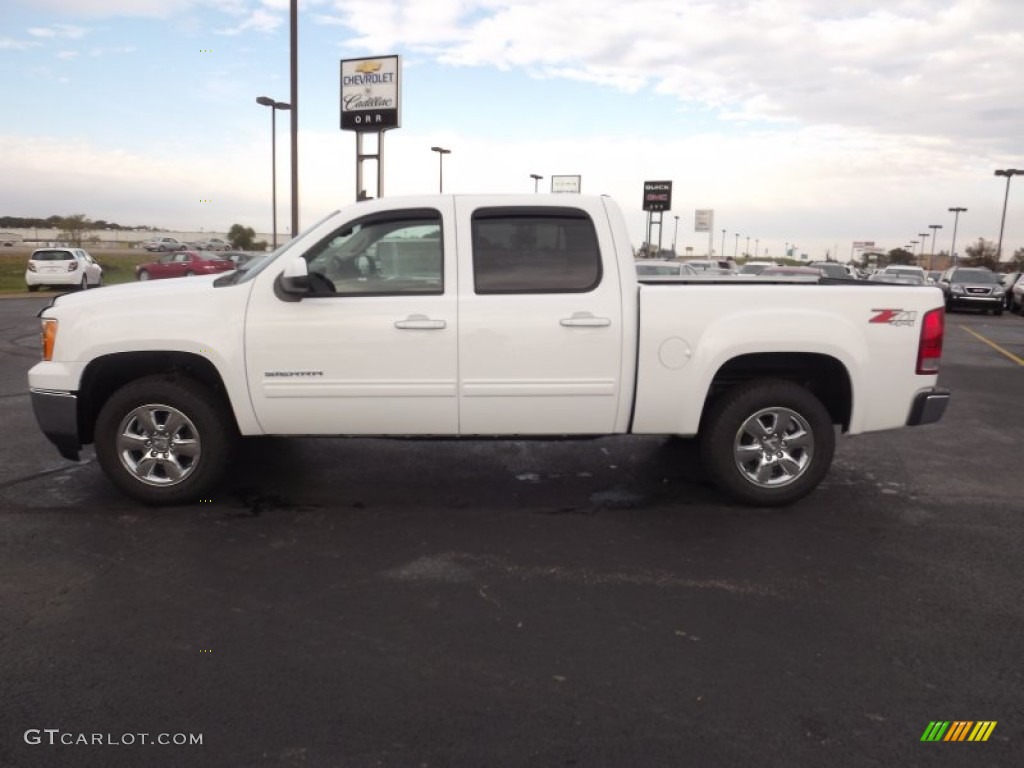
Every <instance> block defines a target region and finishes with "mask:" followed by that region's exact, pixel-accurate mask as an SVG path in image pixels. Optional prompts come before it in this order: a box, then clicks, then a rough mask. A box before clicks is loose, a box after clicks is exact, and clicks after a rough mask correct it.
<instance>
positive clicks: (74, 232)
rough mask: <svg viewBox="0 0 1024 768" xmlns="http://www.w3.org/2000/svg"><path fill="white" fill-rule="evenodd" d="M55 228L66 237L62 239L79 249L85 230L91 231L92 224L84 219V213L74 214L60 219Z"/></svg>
mask: <svg viewBox="0 0 1024 768" xmlns="http://www.w3.org/2000/svg"><path fill="white" fill-rule="evenodd" d="M57 226H58V227H60V229H61V230H62V232H61V234H62V235H63V236H66V237H65V238H64V239H66V240H67V241H68V242H70V243H71V244H72V245H77V246H78V247H81V246H82V236H83V235H84V234H85V232H86V231H87V230H89V229H92V222H91V221H89V219H87V218H86V217H85V214H84V213H76V214H73V215H71V216H62V217H60V223H59V224H58V225H57Z"/></svg>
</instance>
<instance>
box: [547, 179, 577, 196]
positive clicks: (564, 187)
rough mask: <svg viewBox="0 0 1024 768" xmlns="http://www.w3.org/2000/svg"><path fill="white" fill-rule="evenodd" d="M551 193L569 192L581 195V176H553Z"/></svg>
mask: <svg viewBox="0 0 1024 768" xmlns="http://www.w3.org/2000/svg"><path fill="white" fill-rule="evenodd" d="M551 191H552V192H554V193H559V192H569V193H574V194H579V192H580V177H579V176H552V177H551Z"/></svg>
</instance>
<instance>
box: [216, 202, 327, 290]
mask: <svg viewBox="0 0 1024 768" xmlns="http://www.w3.org/2000/svg"><path fill="white" fill-rule="evenodd" d="M337 213H339V211H333V212H331V213H329V214H327V215H326V216H324V217H322V218H321V219H320V220H319V221H317V222H316V223H315V224H313V225H312V226H309V227H306V229H304V230H302V232H300V233H299V236H298V237H293V238H292V239H291V240H289V241H288V242H287V243H283V244H282V245H280V246H278V248H277V250H275V251H271V252H270V253H264V254H257V255H256V256H253V257H252V258H251V259H249V261H247V262H246V263H245V264H243V265H241V266H240V267H239V268H238V269H235V270H232V271H231V272H228V273H227V274H225V275H222V276H221V277H218V278H217V279H216V280H214V281H213V284H214V285H215V286H216V287H218V288H221V287H223V286H226V285H238V284H239V283H246V282H248V281H250V280H252V279H253V278H255V277H256V275H258V274H259V273H260V272H262V271H263V270H264V269H266V268H267V267H268V266H269V265H270V264H272V263H273V262H274V261H276V260H277V259H278V258H279V257H280V256H281V255H282V254H284V253H286V252H287V251H290V250H291V248H292V246H294V245H295V244H296V243H297V242H298V241H299V240H301V239H302V238H303V237H304V236H305V235H306V233H308V232H312V231H313V230H314V229H316V228H317V227H319V226H320V225H321V224H323V223H324V222H325V221H327V220H328V219H329V218H331V217H332V216H334V215H335V214H337Z"/></svg>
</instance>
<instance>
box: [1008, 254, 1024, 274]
mask: <svg viewBox="0 0 1024 768" xmlns="http://www.w3.org/2000/svg"><path fill="white" fill-rule="evenodd" d="M1010 271H1011V272H1024V248H1018V249H1017V250H1016V251H1014V252H1013V256H1012V257H1011V259H1010Z"/></svg>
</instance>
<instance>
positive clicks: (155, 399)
mask: <svg viewBox="0 0 1024 768" xmlns="http://www.w3.org/2000/svg"><path fill="white" fill-rule="evenodd" d="M225 409H226V406H225V405H224V404H223V403H222V402H220V400H219V399H218V398H216V397H215V396H214V395H213V393H211V392H210V391H209V389H207V387H205V386H204V385H202V384H200V383H199V382H198V381H195V380H194V379H190V378H184V377H171V376H168V375H156V376H146V377H144V378H141V379H136V380H135V381H132V382H129V383H128V384H125V385H124V386H123V387H121V388H120V389H119V390H117V391H116V392H115V393H114V394H113V395H112V396H111V397H110V399H109V400H107V402H106V403H105V404H104V405H103V408H102V409H100V413H99V416H98V417H97V419H96V429H95V442H96V457H97V459H98V460H99V463H100V466H101V467H102V468H103V472H104V473H105V474H106V475H107V477H108V478H110V480H111V481H112V482H113V483H114V484H115V485H116V486H117V487H118V488H120V489H121V490H122V491H124V492H125V493H126V494H128V495H129V496H131V497H132V498H134V499H137V500H138V501H141V502H143V503H145V504H152V505H166V504H181V503H185V502H190V501H195V500H196V499H199V498H201V497H203V496H204V495H206V494H208V492H209V491H210V489H212V488H213V487H214V486H215V485H216V483H217V482H218V481H219V480H220V477H221V475H222V474H223V472H224V467H225V464H226V463H227V459H228V454H229V453H230V450H231V444H232V442H233V438H234V434H235V431H234V425H233V424H232V423H231V421H230V420H229V418H228V417H227V416H226V411H225Z"/></svg>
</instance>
